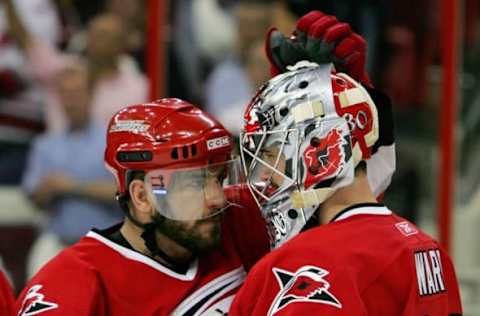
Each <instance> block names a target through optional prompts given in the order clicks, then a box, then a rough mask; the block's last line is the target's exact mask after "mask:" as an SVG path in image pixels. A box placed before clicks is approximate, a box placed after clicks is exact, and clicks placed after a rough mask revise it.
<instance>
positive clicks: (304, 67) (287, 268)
mask: <svg viewBox="0 0 480 316" xmlns="http://www.w3.org/2000/svg"><path fill="white" fill-rule="evenodd" d="M289 70H290V71H287V72H285V73H283V74H280V75H278V76H277V77H274V78H273V79H271V80H270V81H269V82H267V83H266V84H265V85H264V86H263V87H262V88H261V89H260V90H259V92H258V94H257V95H256V96H255V97H254V98H253V100H252V101H251V103H250V104H249V106H248V108H247V110H246V113H245V125H244V130H243V133H242V134H241V153H242V159H243V162H244V165H245V171H246V173H247V178H248V179H247V183H248V186H249V188H250V190H251V192H252V193H253V195H254V197H255V199H256V201H257V203H258V205H259V206H260V208H261V211H262V215H263V217H264V218H265V220H266V221H267V226H268V231H269V235H270V246H271V248H276V249H275V251H272V252H271V253H269V254H267V255H266V256H265V257H264V258H263V259H261V260H260V261H259V262H258V263H257V264H256V265H255V266H254V268H253V269H252V270H251V272H250V273H249V275H248V277H247V279H246V281H245V283H244V285H243V286H242V288H241V289H240V291H239V293H238V294H237V296H236V297H235V300H234V302H233V304H232V306H231V309H230V312H229V315H234V316H235V315H424V314H429V315H461V306H460V299H459V292H458V285H457V281H456V277H455V272H454V269H453V265H452V262H451V259H450V258H449V256H448V254H447V253H445V252H444V251H443V249H441V247H440V246H439V245H438V243H437V242H436V241H435V240H433V239H432V238H431V237H429V236H427V235H426V234H424V233H423V232H422V231H420V230H419V229H418V228H417V227H415V226H414V225H413V224H412V223H410V222H408V221H406V220H405V219H403V218H401V217H399V216H397V215H395V214H394V213H393V212H392V211H391V210H389V209H388V208H387V207H386V206H384V205H382V204H379V203H378V202H377V199H376V195H377V192H379V191H381V190H383V189H384V187H382V186H384V184H385V183H387V182H388V181H389V178H390V176H391V174H390V173H388V172H386V173H385V172H384V171H383V170H391V169H384V165H382V163H381V162H379V161H375V162H374V163H372V159H374V156H375V155H376V154H377V148H378V147H379V145H381V144H386V143H388V141H390V142H393V138H392V137H393V136H392V134H391V133H389V132H388V128H387V127H386V126H385V124H388V121H389V120H388V118H387V117H384V115H385V114H386V112H385V111H384V110H385V107H389V102H388V98H387V97H386V96H384V95H383V94H381V93H380V92H375V91H374V90H373V89H369V91H371V93H369V92H367V90H366V89H365V88H364V87H363V86H362V85H360V84H359V83H357V82H356V81H355V80H354V79H352V78H350V77H349V76H348V75H346V74H343V73H336V72H335V70H334V69H333V68H332V66H331V65H329V64H322V65H318V64H314V63H308V62H299V63H297V64H296V65H295V66H294V67H290V68H289ZM371 96H374V98H373V99H374V100H375V102H374V101H373V100H372V97H371ZM387 112H388V111H387ZM379 117H380V119H379ZM388 139H389V140H388ZM372 154H373V155H372ZM367 173H368V174H369V175H367ZM370 174H372V176H370Z"/></svg>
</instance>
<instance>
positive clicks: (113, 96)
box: [3, 0, 147, 130]
mask: <svg viewBox="0 0 480 316" xmlns="http://www.w3.org/2000/svg"><path fill="white" fill-rule="evenodd" d="M3 1H4V2H5V4H6V7H7V13H8V17H9V23H10V28H11V30H12V33H13V34H14V35H15V38H16V40H17V41H18V43H19V44H20V45H21V46H22V47H23V48H24V49H25V50H26V53H27V56H28V60H29V62H30V66H31V70H32V72H33V73H34V75H35V78H36V79H37V80H39V81H40V82H41V83H42V84H43V85H44V87H45V89H46V90H47V91H48V92H49V93H48V95H47V96H46V102H47V111H46V114H47V127H48V128H49V129H50V130H60V129H62V128H65V126H66V117H65V115H64V113H63V112H62V111H61V106H60V105H59V96H58V95H57V94H56V91H57V90H56V88H55V76H56V74H57V73H58V71H59V70H60V69H62V68H63V67H64V65H65V63H67V62H68V61H67V59H68V57H67V56H66V55H65V54H62V53H60V52H59V51H57V50H56V49H55V48H54V47H52V46H51V45H48V44H47V43H45V42H43V41H42V40H41V39H40V38H38V37H36V36H34V35H33V34H31V33H30V32H28V30H27V29H26V28H25V26H24V25H23V23H22V22H21V21H20V19H19V18H18V16H17V12H16V10H15V7H14V5H13V4H12V0H3ZM124 35H125V34H124V29H123V27H122V21H121V20H120V19H119V17H117V16H115V15H112V14H102V15H99V16H97V17H95V18H94V19H93V20H92V21H90V23H89V25H88V30H87V32H86V39H85V46H84V50H85V53H86V58H87V65H88V73H89V86H91V89H92V91H91V93H92V95H91V102H90V104H91V119H92V120H93V121H94V122H96V123H99V124H102V125H103V126H106V123H107V122H108V119H109V118H110V117H111V116H112V115H113V113H115V112H116V111H117V110H119V109H120V107H121V106H122V105H124V104H133V103H140V102H143V101H145V100H146V98H147V82H146V80H145V77H144V76H143V75H142V74H141V73H140V72H139V71H138V68H137V67H136V65H135V63H134V61H133V60H132V59H131V58H130V57H128V56H127V55H125V54H124V52H125V36H124Z"/></svg>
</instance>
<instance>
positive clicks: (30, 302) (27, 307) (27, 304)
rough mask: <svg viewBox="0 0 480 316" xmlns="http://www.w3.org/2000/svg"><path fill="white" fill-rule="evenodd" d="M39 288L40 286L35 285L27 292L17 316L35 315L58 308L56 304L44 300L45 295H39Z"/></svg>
mask: <svg viewBox="0 0 480 316" xmlns="http://www.w3.org/2000/svg"><path fill="white" fill-rule="evenodd" d="M41 288H42V285H39V284H37V285H34V286H32V287H31V288H30V289H29V290H28V292H27V294H26V295H25V298H24V299H23V303H22V308H21V309H20V312H19V313H18V316H30V315H37V314H40V313H43V312H46V311H49V310H51V309H55V308H58V305H57V304H55V303H52V302H48V301H46V300H45V295H43V294H42V293H40V289H41Z"/></svg>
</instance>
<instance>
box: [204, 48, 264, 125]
mask: <svg viewBox="0 0 480 316" xmlns="http://www.w3.org/2000/svg"><path fill="white" fill-rule="evenodd" d="M268 78H269V69H268V63H267V59H266V58H265V52H264V44H263V41H260V40H258V41H256V42H254V43H252V44H251V45H250V47H249V48H248V49H247V51H246V54H245V62H244V64H243V65H242V66H241V67H239V65H236V64H233V63H232V64H228V62H227V63H225V64H223V65H222V66H219V67H218V68H216V69H215V70H214V72H213V73H212V74H211V76H210V78H209V80H208V81H207V86H206V93H207V102H206V104H207V110H208V112H209V113H213V114H214V115H215V117H217V118H218V119H219V120H220V121H221V122H222V123H223V124H224V125H225V126H227V128H228V129H229V130H230V131H231V132H232V133H233V134H235V135H238V133H239V132H240V128H241V125H242V120H239V119H238V118H239V117H242V116H243V112H244V109H245V106H246V104H247V103H248V101H249V99H250V98H249V96H251V95H252V94H254V91H255V89H257V88H258V87H260V85H261V84H262V83H264V82H265V81H266V80H267V79H268Z"/></svg>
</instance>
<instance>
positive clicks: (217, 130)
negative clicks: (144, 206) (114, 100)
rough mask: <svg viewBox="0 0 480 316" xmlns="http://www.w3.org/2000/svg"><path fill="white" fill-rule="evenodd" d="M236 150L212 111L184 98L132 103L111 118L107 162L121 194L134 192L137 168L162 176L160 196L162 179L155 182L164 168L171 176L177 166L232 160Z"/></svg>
mask: <svg viewBox="0 0 480 316" xmlns="http://www.w3.org/2000/svg"><path fill="white" fill-rule="evenodd" d="M232 148H233V140H232V137H231V135H230V133H229V132H228V131H227V130H226V129H225V128H224V127H223V126H222V125H221V124H220V123H218V122H217V121H216V120H215V119H214V118H212V117H211V116H210V115H208V114H206V113H205V112H203V111H202V110H200V109H198V108H197V107H195V106H194V105H192V104H190V103H188V102H185V101H183V100H180V99H161V100H158V101H155V102H152V103H145V104H138V105H132V106H129V107H126V108H124V109H122V110H121V111H119V112H118V113H117V114H116V115H115V116H114V117H113V118H112V119H111V121H110V123H109V125H108V130H107V147H106V150H105V163H106V166H107V168H108V169H109V170H110V171H111V172H112V173H113V174H114V176H115V178H116V180H117V183H118V190H119V194H120V195H125V194H126V193H127V191H128V187H127V186H128V183H127V182H128V181H127V177H128V173H129V171H132V170H135V171H143V172H145V174H148V173H149V172H150V173H152V175H154V174H156V175H157V178H156V180H155V179H153V180H152V181H151V189H152V191H153V193H154V195H155V193H156V192H159V191H160V189H159V185H160V183H155V181H157V180H158V174H159V171H164V170H166V171H167V173H168V172H170V173H169V174H170V175H171V174H172V171H175V170H177V171H182V170H196V169H202V168H203V169H205V168H209V166H215V165H218V164H221V163H226V162H230V161H232V160H231V151H232ZM239 169H240V168H239ZM205 170H208V169H205ZM163 174H165V173H163ZM152 178H153V176H152ZM161 180H162V181H163V178H162V179H161ZM162 181H160V182H162ZM157 182H158V181H157ZM162 185H163V183H162ZM163 189H164V188H163V187H162V190H163ZM164 191H165V192H166V188H165V190H164ZM165 194H166V193H164V195H165ZM160 195H161V194H160ZM157 199H158V198H157Z"/></svg>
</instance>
